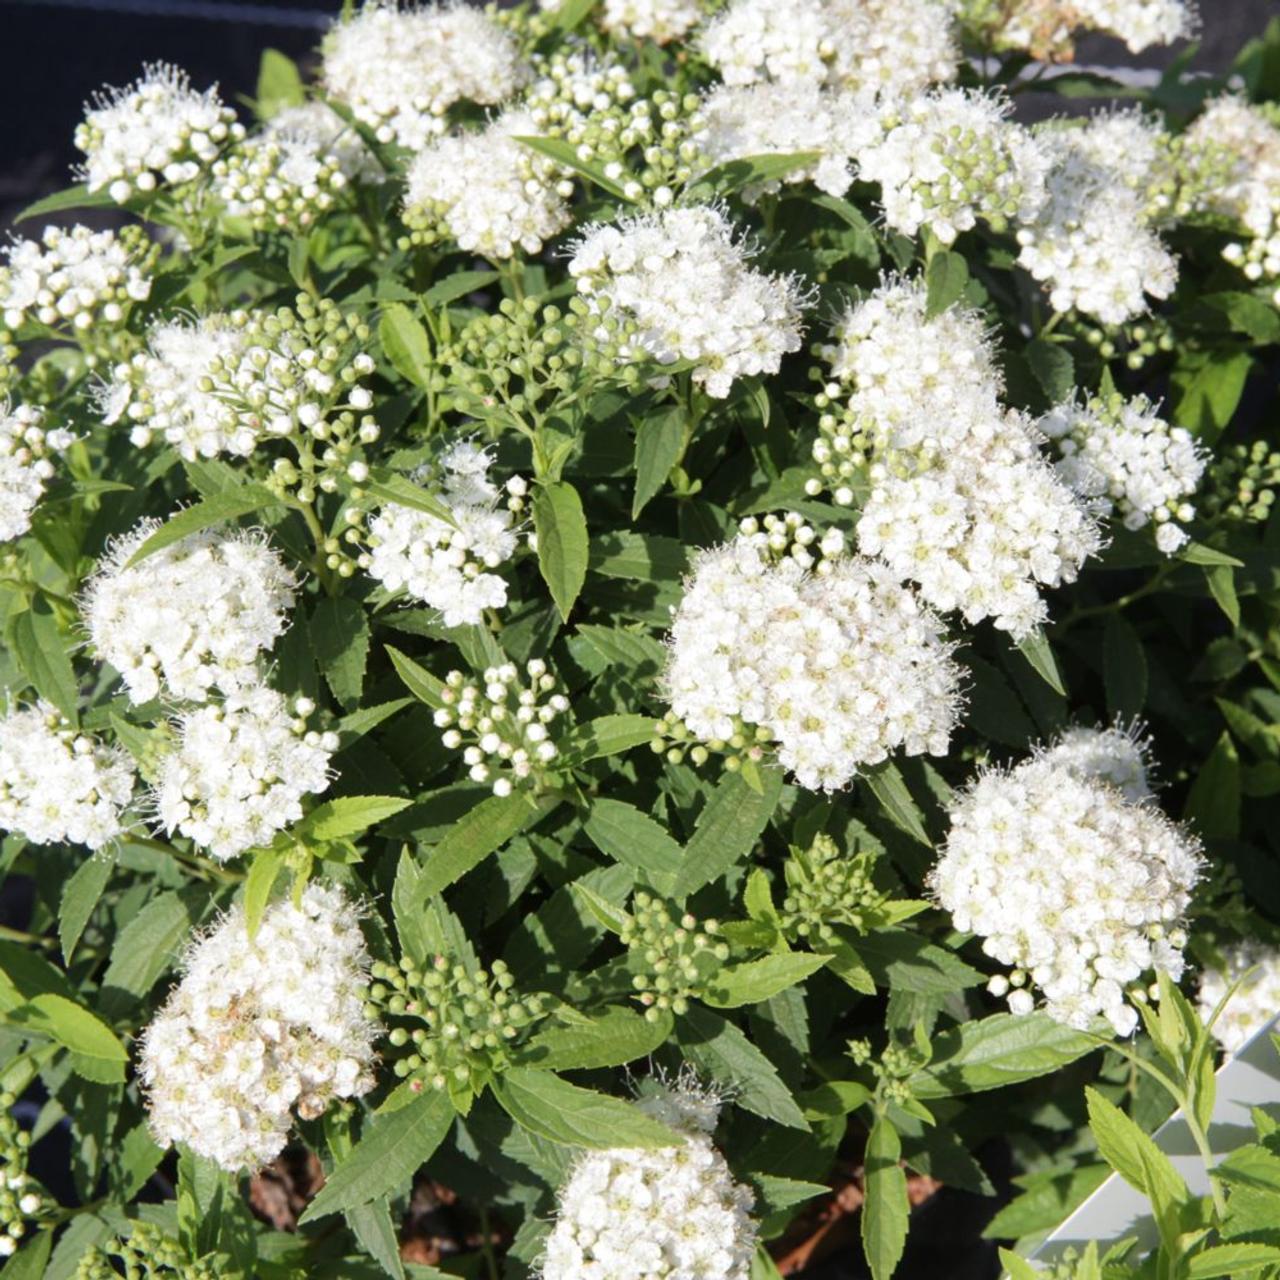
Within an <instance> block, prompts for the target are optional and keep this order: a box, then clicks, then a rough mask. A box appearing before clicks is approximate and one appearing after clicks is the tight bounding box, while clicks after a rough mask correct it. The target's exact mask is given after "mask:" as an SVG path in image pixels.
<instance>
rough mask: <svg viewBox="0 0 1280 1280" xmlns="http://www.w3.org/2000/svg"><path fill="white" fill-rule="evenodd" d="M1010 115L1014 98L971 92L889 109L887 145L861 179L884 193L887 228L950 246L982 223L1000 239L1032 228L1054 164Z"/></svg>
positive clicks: (872, 151) (868, 157)
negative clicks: (1014, 225) (1016, 228)
mask: <svg viewBox="0 0 1280 1280" xmlns="http://www.w3.org/2000/svg"><path fill="white" fill-rule="evenodd" d="M1009 111H1010V103H1009V100H1008V99H1007V98H1005V97H1002V96H998V95H996V94H987V93H979V92H977V91H975V90H971V89H936V90H932V91H931V92H929V93H926V94H922V95H921V96H920V97H917V98H914V99H912V100H910V101H908V102H906V103H903V104H899V103H888V104H886V105H885V106H884V107H883V108H882V109H881V112H880V127H881V130H882V135H881V137H880V138H879V139H878V140H877V141H875V142H873V143H871V144H870V145H868V146H863V147H862V148H860V150H859V152H858V155H857V160H858V167H859V176H860V177H861V178H862V179H863V180H864V181H866V182H876V183H879V185H880V203H881V205H882V206H883V208H884V217H885V222H886V223H887V224H888V225H889V226H890V227H891V228H892V229H893V230H895V231H899V232H901V233H902V234H903V235H905V236H914V235H916V234H917V233H918V232H919V231H920V229H921V228H922V227H927V228H928V229H929V230H930V231H931V232H932V233H933V234H934V235H935V236H936V237H937V238H938V240H939V241H941V242H942V243H943V244H946V245H949V244H951V243H952V242H953V241H954V240H955V238H956V236H957V235H958V234H959V233H960V232H962V231H968V230H969V229H970V228H972V227H973V226H975V225H976V224H977V221H978V219H979V218H981V219H982V220H983V221H985V222H987V223H989V224H990V226H991V227H992V228H993V229H994V230H996V231H1003V230H1004V229H1005V227H1006V226H1007V225H1008V224H1009V223H1011V222H1029V221H1030V220H1031V219H1032V217H1033V216H1034V215H1035V213H1036V211H1037V210H1038V209H1039V208H1040V207H1041V206H1042V205H1043V203H1044V200H1045V177H1046V173H1047V170H1048V157H1047V156H1046V154H1045V151H1044V149H1043V147H1041V146H1040V145H1039V143H1038V142H1037V141H1036V140H1035V138H1034V137H1033V136H1032V135H1031V134H1030V133H1029V132H1028V131H1027V130H1026V129H1024V128H1023V127H1022V126H1021V125H1019V124H1016V123H1015V122H1013V121H1011V120H1009V119H1007V116H1008V114H1009Z"/></svg>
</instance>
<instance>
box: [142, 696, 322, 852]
mask: <svg viewBox="0 0 1280 1280" xmlns="http://www.w3.org/2000/svg"><path fill="white" fill-rule="evenodd" d="M173 728H174V737H175V744H174V747H173V750H172V751H171V752H170V753H169V754H168V755H167V756H166V757H165V758H164V760H163V762H162V763H161V766H160V770H159V776H158V778H157V780H156V787H155V796H154V800H155V810H156V816H157V818H158V819H159V821H160V824H161V825H162V826H163V827H164V829H165V831H167V832H168V833H169V834H170V835H172V834H173V833H174V832H175V831H178V832H181V833H182V834H183V835H184V836H187V837H189V838H190V839H192V840H194V841H195V843H196V844H198V845H200V846H201V847H203V848H205V849H207V850H208V851H209V853H211V854H212V855H213V857H215V858H217V859H218V860H219V861H226V859H228V858H234V857H236V856H237V855H238V854H241V853H243V852H244V851H245V850H246V849H251V848H253V847H255V846H257V845H264V844H270V842H271V838H272V836H274V835H275V833H276V832H277V831H282V830H283V829H284V828H285V827H287V826H289V825H290V824H292V823H294V822H298V821H299V820H300V819H301V818H302V799H303V797H304V796H306V795H313V794H315V793H317V792H320V791H324V790H325V788H326V787H328V785H329V781H330V777H331V774H330V771H329V758H330V756H332V755H333V753H334V752H335V751H336V750H337V749H338V735H337V734H335V733H317V732H315V731H314V730H313V731H311V732H308V731H307V729H306V722H305V721H304V720H303V719H302V718H301V713H300V715H299V718H298V719H295V718H294V717H293V716H291V715H290V714H289V711H288V708H287V707H286V705H285V700H284V698H283V696H282V695H280V694H279V693H277V692H276V691H275V690H274V689H268V688H266V687H265V686H262V685H257V686H249V687H247V688H244V689H237V690H235V691H234V692H232V693H230V694H228V696H227V699H226V701H225V703H224V704H222V705H220V706H205V707H200V708H198V709H197V710H195V711H189V712H186V713H185V714H183V715H181V716H179V717H178V719H177V721H176V722H175V724H174V726H173Z"/></svg>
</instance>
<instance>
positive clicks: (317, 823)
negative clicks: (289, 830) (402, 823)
mask: <svg viewBox="0 0 1280 1280" xmlns="http://www.w3.org/2000/svg"><path fill="white" fill-rule="evenodd" d="M409 804H410V802H409V801H408V800H404V799H401V798H400V797H399V796H339V797H338V798H337V799H336V800H326V801H325V803H324V804H322V805H319V806H318V807H317V808H315V809H313V810H312V811H311V812H310V813H309V814H308V815H307V816H306V818H304V819H303V821H302V823H301V825H300V826H299V827H298V834H299V835H300V836H305V837H306V838H307V839H308V840H316V841H320V840H345V839H347V838H348V837H349V836H358V835H360V834H361V833H362V832H364V831H368V829H369V828H370V827H372V826H375V825H376V824H377V823H379V822H381V821H382V820H383V819H384V818H390V817H391V816H392V815H393V814H396V813H399V812H400V810H401V809H407V808H408V807H409Z"/></svg>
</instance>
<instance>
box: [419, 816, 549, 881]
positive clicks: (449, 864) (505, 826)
mask: <svg viewBox="0 0 1280 1280" xmlns="http://www.w3.org/2000/svg"><path fill="white" fill-rule="evenodd" d="M555 803H556V801H555V800H554V799H550V800H544V801H542V803H541V804H537V803H535V802H534V801H533V800H531V799H530V798H529V796H528V795H526V794H525V793H524V792H523V791H513V792H512V793H511V794H510V795H509V796H488V797H487V798H486V799H484V800H481V801H480V803H479V804H477V805H476V806H475V807H474V808H472V809H470V810H468V811H467V812H466V813H465V814H464V815H463V816H462V817H461V818H460V819H459V820H458V821H457V822H456V823H454V825H453V826H452V827H451V828H450V829H449V833H448V834H447V835H446V836H445V837H444V839H443V840H441V841H440V843H439V844H437V845H436V847H435V848H434V849H432V850H431V852H430V853H429V854H428V855H427V860H426V864H425V866H424V867H423V869H422V879H421V883H420V886H419V888H420V892H421V893H422V894H423V896H424V897H427V898H429V897H431V896H432V895H433V894H437V893H440V892H441V891H442V890H444V889H447V888H448V887H449V886H450V885H451V884H453V883H454V881H456V880H460V879H461V878H462V877H463V876H464V875H466V874H467V872H468V871H470V870H471V869H472V868H473V867H476V866H478V865H479V864H480V863H481V862H483V861H484V859H485V858H487V857H488V856H489V855H490V854H491V853H493V852H495V851H496V850H498V849H501V848H502V846H503V845H504V844H506V843H507V841H508V840H510V839H511V838H512V836H517V835H519V834H520V832H522V831H523V830H524V829H525V828H526V827H530V826H532V825H533V824H534V823H535V822H536V821H537V820H538V819H539V818H540V817H541V816H542V815H543V814H544V813H547V812H549V811H550V809H551V807H552V806H553V805H554V804H555Z"/></svg>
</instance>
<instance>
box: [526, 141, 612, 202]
mask: <svg viewBox="0 0 1280 1280" xmlns="http://www.w3.org/2000/svg"><path fill="white" fill-rule="evenodd" d="M513 140H514V141H515V142H520V143H523V144H524V145H525V146H526V147H529V148H530V149H531V150H533V151H537V152H540V153H541V154H542V155H544V156H547V157H549V158H550V159H552V160H554V161H555V162H556V163H557V164H561V165H564V167H565V168H566V169H571V170H573V172H574V173H578V174H581V175H582V176H583V177H584V178H586V179H587V180H588V181H589V182H594V183H595V184H596V186H597V187H599V188H600V189H601V190H603V191H607V192H608V193H609V194H610V195H611V196H613V197H614V199H616V200H621V201H623V203H624V204H633V203H634V201H633V200H632V199H631V197H630V196H628V195H627V193H626V192H625V191H624V190H623V189H622V186H621V184H619V183H617V182H614V181H613V179H612V178H609V177H606V176H605V172H604V170H603V169H602V168H601V167H600V166H599V165H598V164H591V163H590V162H589V161H586V160H581V159H579V157H578V148H577V147H575V146H574V145H573V144H572V143H571V142H565V141H564V140H563V139H562V138H529V137H517V138H515V139H513Z"/></svg>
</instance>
